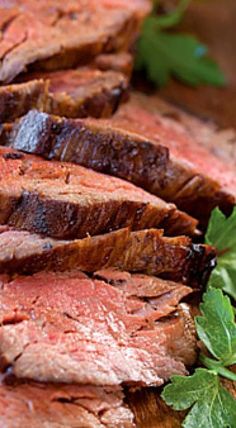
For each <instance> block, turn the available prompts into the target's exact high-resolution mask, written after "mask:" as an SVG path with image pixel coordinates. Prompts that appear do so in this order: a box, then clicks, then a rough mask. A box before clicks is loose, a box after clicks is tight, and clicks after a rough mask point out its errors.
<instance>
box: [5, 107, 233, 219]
mask: <svg viewBox="0 0 236 428" xmlns="http://www.w3.org/2000/svg"><path fill="white" fill-rule="evenodd" d="M126 111H127V112H128V113H127V118H126V117H125V112H126ZM135 111H136V110H135V109H134V110H133V108H132V104H131V106H130V107H129V103H128V104H127V105H124V107H122V108H121V109H120V110H119V112H118V113H117V115H115V116H114V117H113V118H112V119H110V120H104V121H103V120H101V121H95V120H92V119H84V120H82V119H81V120H66V119H61V118H58V117H54V116H50V115H47V114H43V113H39V112H36V111H31V112H29V113H28V114H27V115H26V116H25V117H24V118H22V120H21V121H20V122H19V124H17V125H16V126H15V128H14V130H13V132H12V135H11V145H12V147H14V148H16V149H20V150H23V151H25V152H28V153H35V154H39V155H41V156H43V157H45V158H47V159H57V160H61V161H66V162H73V163H77V164H80V165H84V166H86V167H88V168H92V169H94V170H96V171H100V172H103V173H106V174H110V175H113V176H117V177H120V178H124V179H125V180H128V181H131V182H133V183H134V184H136V185H138V186H140V187H142V188H144V189H145V190H147V191H149V192H151V193H153V194H155V195H158V196H160V197H161V198H163V199H165V200H167V201H173V202H175V203H176V204H177V206H179V207H180V208H181V209H183V210H184V211H186V212H188V213H191V215H194V216H196V217H197V218H198V219H199V220H200V222H201V225H202V226H203V227H205V226H206V224H207V221H208V219H209V215H210V212H211V210H212V209H213V208H214V207H215V206H219V207H220V208H221V209H222V210H223V211H224V212H225V213H226V214H230V212H231V210H232V207H233V205H234V204H235V197H236V196H235V195H236V190H235V187H236V185H235V184H234V183H235V178H232V177H233V175H232V171H230V170H229V171H228V172H227V171H226V172H225V174H224V175H223V174H222V167H223V166H224V165H222V163H221V161H220V160H219V159H218V158H215V157H214V156H213V155H212V154H211V153H208V152H207V150H206V149H205V148H204V147H200V148H199V145H197V144H196V143H195V142H194V141H192V140H190V139H189V137H186V135H183V133H181V132H179V130H178V132H176V130H175V128H173V129H172V126H170V125H166V123H164V124H162V122H161V120H163V119H160V118H158V117H157V118H156V116H155V115H153V116H151V115H150V114H149V113H148V112H146V111H145V110H144V109H140V107H138V108H137V114H136V115H135ZM139 111H141V113H140V123H139ZM142 115H144V118H143V120H142ZM146 116H147V117H146ZM149 116H150V117H151V119H150V128H149V121H148V118H149ZM157 116H158V115H157ZM129 117H130V121H129ZM145 121H146V122H145ZM158 121H159V122H158ZM134 132H136V133H134ZM159 135H160V138H159ZM181 145H183V150H182V149H181ZM191 147H192V150H191ZM194 151H196V165H195V164H194V159H193V154H192V153H194ZM207 159H208V160H209V164H211V169H212V170H213V172H214V174H213V176H212V177H211V174H209V172H208V170H207V168H206V160H207ZM190 161H191V162H190ZM214 163H216V164H217V165H218V164H219V163H220V165H219V173H218V179H217V177H216V168H217V167H215V165H214ZM224 170H225V166H224ZM220 171H221V172H220ZM227 182H229V184H228V185H226V184H225V183H227Z"/></svg>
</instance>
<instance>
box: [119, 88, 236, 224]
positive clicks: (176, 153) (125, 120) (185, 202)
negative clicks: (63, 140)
mask: <svg viewBox="0 0 236 428" xmlns="http://www.w3.org/2000/svg"><path fill="white" fill-rule="evenodd" d="M154 104H155V103H152V102H151V101H150V103H149V97H147V96H145V95H142V94H134V95H133V97H132V99H131V101H130V103H129V104H127V105H124V106H123V107H122V108H121V109H120V110H119V112H118V113H117V115H115V117H114V122H113V123H114V125H115V126H118V127H121V128H122V129H126V130H129V131H131V132H136V133H139V134H140V135H143V136H144V137H145V138H147V139H151V140H152V142H153V144H154V145H156V144H162V145H164V146H166V147H168V149H169V151H170V162H169V165H168V173H167V175H166V182H165V186H163V187H162V188H161V189H160V190H159V191H158V193H156V194H158V195H159V196H160V197H162V198H164V199H166V200H172V201H173V202H175V203H176V205H177V206H178V207H179V208H180V209H183V210H185V211H187V212H188V213H190V214H191V213H194V215H195V216H196V217H197V218H198V219H200V220H201V222H202V224H206V223H207V221H208V218H209V214H210V212H211V210H212V209H213V208H214V207H215V206H219V207H220V208H221V209H222V210H223V211H224V212H225V213H226V214H228V213H230V212H231V210H232V207H233V206H234V205H235V203H236V177H235V167H234V166H233V165H232V163H231V162H227V163H225V162H224V161H222V160H221V159H220V157H219V156H216V155H215V154H214V153H213V151H212V148H210V149H207V148H206V147H204V144H202V145H201V144H199V139H196V137H195V136H190V134H189V133H187V132H186V131H185V129H184V128H183V127H181V125H180V124H176V123H174V121H173V120H171V119H168V118H163V117H162V116H161V115H160V114H159V111H158V109H156V108H155V106H154ZM112 121H113V120H112ZM195 132H196V131H195ZM215 144H217V141H216V142H215Z"/></svg>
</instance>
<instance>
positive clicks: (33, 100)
mask: <svg viewBox="0 0 236 428" xmlns="http://www.w3.org/2000/svg"><path fill="white" fill-rule="evenodd" d="M127 98H128V82H127V79H126V78H125V77H124V76H123V75H122V74H121V73H118V72H115V71H103V72H102V71H99V70H96V69H92V68H85V67H84V68H82V69H80V70H64V71H57V72H54V73H53V72H52V73H33V74H27V75H23V76H22V77H21V78H20V77H19V78H18V81H17V83H14V84H11V85H7V86H2V87H0V122H12V121H14V120H15V119H16V118H19V117H20V116H23V115H24V114H26V113H27V112H28V111H29V110H31V109H33V108H36V109H38V110H40V111H45V112H48V113H53V114H58V115H59V116H66V117H87V116H91V117H96V118H100V117H103V118H106V117H109V116H111V115H112V114H113V113H114V112H115V111H116V109H117V107H118V106H119V104H120V103H121V102H123V101H124V100H127ZM2 144H3V143H2Z"/></svg>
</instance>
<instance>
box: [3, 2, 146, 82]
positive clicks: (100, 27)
mask: <svg viewBox="0 0 236 428" xmlns="http://www.w3.org/2000/svg"><path fill="white" fill-rule="evenodd" d="M131 3H132V4H131V5H127V2H124V0H123V1H116V0H101V1H100V2H99V4H98V2H97V1H95V0H85V1H84V0H77V1H75V0H68V1H66V2H61V0H47V1H46V0H41V1H40V2H39V1H38V0H30V1H29V0H13V1H10V2H9V1H4V2H1V6H0V16H1V18H0V31H1V33H2V37H1V41H0V60H1V65H0V82H10V81H11V80H13V79H14V78H15V77H16V76H17V75H18V74H19V73H21V72H22V71H25V70H26V69H27V67H28V66H29V64H32V63H35V68H36V70H38V69H39V68H40V67H41V68H46V69H58V68H70V67H74V66H75V65H77V64H80V63H84V62H87V63H88V62H89V61H90V60H91V58H93V57H95V56H96V55H98V54H100V53H102V52H108V53H109V52H113V51H116V50H120V49H128V48H129V47H130V45H132V44H133V42H134V40H135V39H136V37H137V32H138V30H139V27H140V23H141V21H142V19H143V17H144V16H145V15H146V14H147V13H148V12H149V10H150V8H151V3H150V2H149V1H148V0H135V1H132V2H131Z"/></svg>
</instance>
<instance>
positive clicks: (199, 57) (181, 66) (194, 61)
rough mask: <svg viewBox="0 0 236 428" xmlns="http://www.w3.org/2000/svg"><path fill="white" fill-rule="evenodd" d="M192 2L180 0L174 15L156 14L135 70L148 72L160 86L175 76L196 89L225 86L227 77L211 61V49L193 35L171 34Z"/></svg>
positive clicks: (142, 42)
mask: <svg viewBox="0 0 236 428" xmlns="http://www.w3.org/2000/svg"><path fill="white" fill-rule="evenodd" d="M189 2H190V0H180V1H179V5H178V7H177V8H176V10H175V11H174V12H172V13H170V14H167V15H164V16H162V15H161V16H158V15H157V14H156V13H155V12H153V14H152V15H151V16H149V17H148V18H147V19H146V20H145V22H144V25H143V29H142V33H141V37H140V39H139V42H138V46H137V56H136V62H135V67H136V69H137V70H143V69H144V70H145V71H146V72H147V76H148V78H149V79H150V80H151V81H152V82H154V83H155V84H157V85H158V86H163V85H165V84H166V83H167V82H168V80H169V78H170V77H171V76H174V77H177V78H178V79H180V80H182V81H183V82H184V83H187V84H189V85H192V86H196V85H199V84H211V85H215V86H222V85H224V84H225V77H224V75H223V73H222V71H221V70H220V68H219V67H218V65H217V64H216V63H215V62H214V61H213V60H212V59H210V58H209V56H208V49H207V47H206V46H205V45H204V44H202V43H200V42H199V41H198V39H197V38H196V37H194V36H192V35H188V34H183V33H180V32H173V30H172V31H171V32H170V31H168V30H169V29H170V28H172V27H174V26H176V25H177V24H178V23H179V22H180V21H181V19H182V16H183V14H184V12H185V10H186V8H187V6H188V4H189Z"/></svg>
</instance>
